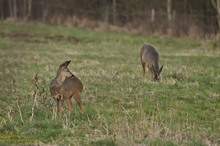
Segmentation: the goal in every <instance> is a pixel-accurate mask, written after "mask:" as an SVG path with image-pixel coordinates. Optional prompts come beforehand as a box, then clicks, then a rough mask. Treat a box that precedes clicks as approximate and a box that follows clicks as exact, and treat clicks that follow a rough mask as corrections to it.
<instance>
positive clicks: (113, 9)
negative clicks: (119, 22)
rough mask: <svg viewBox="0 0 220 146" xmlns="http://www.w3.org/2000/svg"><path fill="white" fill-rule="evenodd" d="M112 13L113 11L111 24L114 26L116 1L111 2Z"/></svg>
mask: <svg viewBox="0 0 220 146" xmlns="http://www.w3.org/2000/svg"><path fill="white" fill-rule="evenodd" d="M112 11H113V24H114V25H115V24H116V15H117V14H116V13H117V10H116V0H113V4H112Z"/></svg>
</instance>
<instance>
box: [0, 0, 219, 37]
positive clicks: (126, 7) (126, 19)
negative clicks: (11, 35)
mask: <svg viewBox="0 0 220 146" xmlns="http://www.w3.org/2000/svg"><path fill="white" fill-rule="evenodd" d="M0 18H1V19H2V20H10V21H12V20H22V21H37V22H38V21H40V22H44V23H49V24H56V25H66V26H70V27H71V26H77V27H82V28H85V27H86V28H88V27H89V28H101V29H104V30H113V31H120V32H121V31H122V32H132V33H138V34H145V35H146V34H148V35H168V36H175V37H186V36H187V37H188V36H189V37H192V38H210V37H211V38H213V37H214V38H215V37H216V36H217V38H218V39H219V38H220V1H219V0H196V1H195V0H181V1H179V0H154V1H150V0H135V1H134V0H80V1H79V0H62V1H60V0H0Z"/></svg>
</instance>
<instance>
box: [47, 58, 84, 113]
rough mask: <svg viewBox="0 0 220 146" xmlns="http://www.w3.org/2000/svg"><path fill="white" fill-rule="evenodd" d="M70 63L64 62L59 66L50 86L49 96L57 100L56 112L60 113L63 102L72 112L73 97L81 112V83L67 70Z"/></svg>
mask: <svg viewBox="0 0 220 146" xmlns="http://www.w3.org/2000/svg"><path fill="white" fill-rule="evenodd" d="M69 63H70V61H65V62H64V63H62V64H61V65H60V66H59V69H58V71H57V76H56V77H55V79H53V80H52V82H51V84H50V92H51V96H52V97H53V98H54V99H56V100H57V112H58V113H59V112H61V110H62V106H63V103H64V101H66V104H67V106H68V108H69V110H70V111H72V110H73V105H72V102H71V98H72V97H73V98H74V99H75V100H76V102H77V104H78V105H79V108H80V110H81V111H82V102H81V99H80V94H81V93H82V91H83V84H82V82H81V81H80V80H79V79H78V78H77V77H76V76H74V75H73V74H72V73H71V72H70V71H69V69H68V65H69Z"/></svg>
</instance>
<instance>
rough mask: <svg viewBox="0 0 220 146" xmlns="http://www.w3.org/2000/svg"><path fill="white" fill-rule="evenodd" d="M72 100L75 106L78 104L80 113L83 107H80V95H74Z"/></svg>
mask: <svg viewBox="0 0 220 146" xmlns="http://www.w3.org/2000/svg"><path fill="white" fill-rule="evenodd" d="M73 98H74V99H75V100H76V102H77V104H78V106H79V108H80V111H82V110H83V107H82V101H81V99H80V93H77V94H75V95H74V96H73Z"/></svg>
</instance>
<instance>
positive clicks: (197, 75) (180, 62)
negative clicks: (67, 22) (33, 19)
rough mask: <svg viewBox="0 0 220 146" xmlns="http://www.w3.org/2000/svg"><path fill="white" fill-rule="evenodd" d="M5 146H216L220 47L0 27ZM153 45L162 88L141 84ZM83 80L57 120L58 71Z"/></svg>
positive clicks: (0, 122) (1, 137) (0, 118)
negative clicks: (53, 89) (143, 59)
mask: <svg viewBox="0 0 220 146" xmlns="http://www.w3.org/2000/svg"><path fill="white" fill-rule="evenodd" d="M0 27H1V32H0V36H1V39H0V107H1V108H0V133H1V134H0V144H3V145H5V144H13V145H19V144H20V145H23V144H24V143H26V145H34V144H35V145H37V144H38V145H44V144H57V145H62V144H72V145H96V146H97V145H187V146H189V145H219V144H220V140H219V137H220V118H219V117H220V109H219V107H220V92H219V89H220V85H219V83H220V62H219V60H220V50H219V46H220V44H219V42H218V41H214V40H206V41H204V40H202V41H200V40H191V39H174V38H163V37H152V36H141V35H134V34H126V33H114V32H105V31H94V30H90V29H79V28H67V27H62V26H49V25H44V24H37V23H35V24H34V23H23V22H20V23H10V22H0ZM144 43H151V44H154V45H155V46H156V47H157V48H158V51H159V52H160V64H161V65H164V70H163V72H162V81H161V82H150V81H149V77H148V76H146V77H145V78H142V76H141V75H142V69H141V65H140V59H139V49H140V47H141V46H142V45H143V44H144ZM69 59H70V60H72V63H71V64H70V66H69V68H70V69H71V70H72V71H73V73H74V74H75V75H76V76H77V77H79V78H80V79H81V80H82V82H83V84H84V87H85V88H84V92H83V95H82V102H83V105H84V111H83V112H81V113H80V112H79V108H78V107H77V106H76V102H74V105H75V109H74V111H73V112H72V113H70V112H68V110H67V109H65V111H64V112H63V113H62V114H61V115H60V116H59V115H57V114H56V112H55V103H54V101H53V99H52V98H51V97H50V93H49V89H48V88H49V84H50V81H51V80H52V79H53V78H54V77H55V75H56V71H57V68H58V65H59V64H60V63H62V62H63V61H65V60H69Z"/></svg>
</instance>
